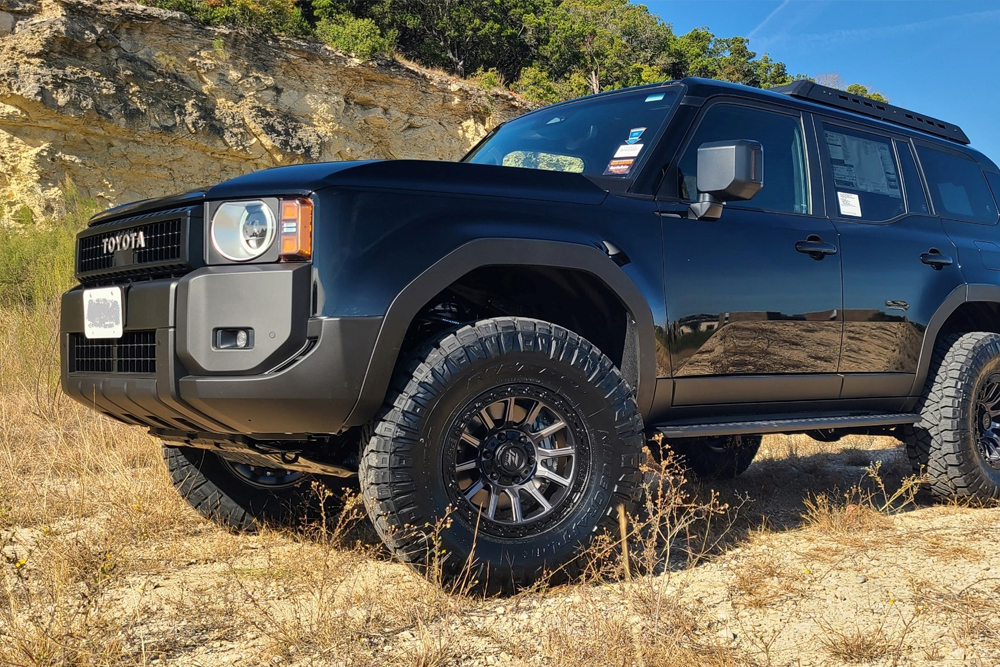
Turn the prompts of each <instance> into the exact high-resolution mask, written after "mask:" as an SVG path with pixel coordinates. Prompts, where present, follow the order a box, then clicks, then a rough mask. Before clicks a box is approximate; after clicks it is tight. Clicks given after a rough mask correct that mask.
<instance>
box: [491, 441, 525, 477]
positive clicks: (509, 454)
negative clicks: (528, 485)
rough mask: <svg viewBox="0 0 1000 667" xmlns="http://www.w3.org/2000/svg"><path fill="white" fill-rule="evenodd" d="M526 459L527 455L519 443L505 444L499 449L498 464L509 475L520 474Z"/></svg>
mask: <svg viewBox="0 0 1000 667" xmlns="http://www.w3.org/2000/svg"><path fill="white" fill-rule="evenodd" d="M526 460H527V456H525V454H524V452H523V451H522V450H521V448H520V447H519V446H517V445H514V444H505V445H501V447H500V448H499V449H497V466H498V467H499V468H500V470H501V471H503V472H504V473H506V474H508V475H518V474H519V473H520V472H521V469H522V468H523V467H524V462H525V461H526Z"/></svg>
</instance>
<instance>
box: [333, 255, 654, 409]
mask: <svg viewBox="0 0 1000 667" xmlns="http://www.w3.org/2000/svg"><path fill="white" fill-rule="evenodd" d="M498 265H526V266H551V267H557V268H564V269H574V270H578V271H584V272H586V273H590V274H592V275H594V276H595V277H597V278H598V279H600V280H602V281H603V282H604V283H605V284H606V285H607V286H608V288H609V289H611V291H612V292H614V293H615V294H616V295H617V296H618V298H619V299H621V301H622V303H623V304H624V305H625V308H626V309H627V310H628V311H629V314H630V315H631V316H632V319H633V321H634V322H635V325H636V326H635V333H636V347H637V357H638V382H637V385H638V386H637V387H636V388H635V389H636V401H637V403H638V406H639V411H640V413H641V414H642V415H643V416H646V415H647V414H648V413H649V410H650V408H651V407H652V404H653V394H654V391H655V388H656V340H655V334H654V328H653V326H654V325H653V315H652V312H651V311H650V309H649V302H648V301H647V299H646V298H645V297H644V296H643V294H642V292H640V290H639V288H638V287H637V286H636V285H635V283H634V282H632V280H631V279H630V278H629V277H628V275H626V274H625V272H624V271H622V270H621V268H620V267H619V266H618V265H617V264H615V263H614V262H613V261H611V259H609V258H608V256H607V254H605V253H604V252H603V251H601V250H599V249H597V248H595V247H592V246H587V245H581V244H577V243H566V242H560V241H541V240H532V239H506V238H483V239H476V240H473V241H469V242H468V243H466V244H464V245H462V246H459V247H458V248H456V249H455V250H453V251H451V252H450V253H448V254H447V255H445V256H444V257H443V258H441V259H440V260H438V261H437V262H435V263H434V264H433V265H431V266H430V267H429V268H427V269H426V270H424V271H423V272H422V273H421V274H420V275H418V276H417V277H416V278H414V279H413V280H412V281H411V282H410V283H409V284H408V285H407V286H406V287H404V288H403V289H402V291H400V293H399V294H398V295H397V296H396V298H395V299H393V301H392V303H391V304H390V305H389V308H388V311H387V312H386V315H385V318H384V319H383V321H382V327H381V329H380V330H379V333H378V337H377V339H376V341H375V349H374V351H373V353H372V358H371V361H370V362H369V364H368V371H367V373H366V374H365V379H364V383H363V385H362V388H361V394H360V396H359V398H358V402H357V404H356V405H355V407H354V409H353V410H352V411H351V414H350V416H349V417H348V418H347V425H348V426H360V425H362V424H364V423H367V422H368V421H369V420H370V419H372V417H374V416H375V415H376V413H377V411H378V409H379V407H380V406H381V405H382V403H383V401H384V400H385V395H386V392H387V391H388V388H389V383H390V381H391V380H392V373H393V370H394V369H395V366H396V361H397V357H398V356H399V352H400V349H401V347H402V344H403V339H404V337H405V335H406V331H407V329H408V328H409V326H410V323H411V322H412V321H413V318H414V317H416V315H417V314H418V313H419V312H420V309H421V308H423V307H424V305H426V304H427V302H428V301H430V300H431V299H432V298H433V297H434V296H435V295H437V294H438V293H440V292H441V291H442V290H444V289H445V288H446V287H448V286H449V285H451V284H452V283H454V282H455V281H457V280H458V279H459V278H461V277H462V276H464V275H466V274H467V273H469V272H470V271H472V270H474V269H477V268H480V267H483V266H498Z"/></svg>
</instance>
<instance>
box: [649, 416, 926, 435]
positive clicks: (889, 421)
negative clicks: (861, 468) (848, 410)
mask: <svg viewBox="0 0 1000 667" xmlns="http://www.w3.org/2000/svg"><path fill="white" fill-rule="evenodd" d="M919 419H920V415H918V414H899V413H895V414H854V415H843V414H840V415H815V416H812V417H787V418H783V417H747V418H746V419H745V420H741V421H731V420H730V421H719V422H697V423H695V422H670V423H666V424H657V425H655V426H653V428H654V429H656V430H657V431H659V432H660V433H662V434H663V436H664V437H665V438H710V437H715V436H719V435H737V434H740V433H804V432H806V431H824V430H827V429H847V428H850V429H853V428H874V427H881V426H898V425H900V424H914V423H916V422H917V421H918V420H919Z"/></svg>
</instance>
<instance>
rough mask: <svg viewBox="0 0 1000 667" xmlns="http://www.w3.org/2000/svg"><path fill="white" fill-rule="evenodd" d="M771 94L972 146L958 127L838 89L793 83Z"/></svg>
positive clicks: (774, 90)
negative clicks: (807, 101) (780, 94)
mask: <svg viewBox="0 0 1000 667" xmlns="http://www.w3.org/2000/svg"><path fill="white" fill-rule="evenodd" d="M771 90H772V91H773V92H776V93H784V94H785V95H788V96H790V97H797V98H799V99H803V100H810V101H812V102H818V103H820V104H825V105H827V106H831V107H837V108H839V109H846V110H848V111H853V112H855V113H860V114H864V115H866V116H871V117H873V118H879V119H881V120H885V121H889V122H890V123H896V124H897V125H905V126H906V127H909V128H913V129H914V130H920V131H921V132H926V133H928V134H933V135H935V136H938V137H943V138H945V139H950V140H951V141H954V142H957V143H960V144H966V145H968V144H969V137H967V136H966V134H965V132H963V131H962V128H960V127H959V126H958V125H954V124H952V123H946V122H944V121H943V120H938V119H937V118H931V117H930V116H925V115H922V114H918V113H914V112H912V111H909V110H907V109H903V108H902V107H897V106H893V105H891V104H883V103H882V102H876V101H875V100H871V99H868V98H867V97H861V96H860V95H851V94H850V93H847V92H844V91H843V90H837V89H836V88H829V87H827V86H821V85H819V84H818V83H813V82H812V81H806V80H801V81H794V82H792V83H790V84H788V85H787V86H779V87H777V88H771Z"/></svg>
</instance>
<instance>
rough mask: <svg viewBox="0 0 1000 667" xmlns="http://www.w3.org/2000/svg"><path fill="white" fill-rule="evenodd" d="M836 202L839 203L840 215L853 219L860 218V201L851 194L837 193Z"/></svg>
mask: <svg viewBox="0 0 1000 667" xmlns="http://www.w3.org/2000/svg"><path fill="white" fill-rule="evenodd" d="M837 200H838V201H839V202H840V214H841V215H849V216H851V217H854V218H860V217H861V199H859V198H858V196H857V195H856V194H854V193H853V192H838V193H837Z"/></svg>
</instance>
